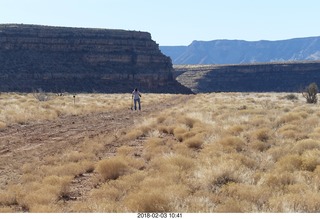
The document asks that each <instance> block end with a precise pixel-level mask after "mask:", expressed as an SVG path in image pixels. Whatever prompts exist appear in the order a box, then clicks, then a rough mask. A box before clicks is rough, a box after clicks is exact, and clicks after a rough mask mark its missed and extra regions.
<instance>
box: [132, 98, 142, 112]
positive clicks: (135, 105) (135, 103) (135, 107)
mask: <svg viewBox="0 0 320 219" xmlns="http://www.w3.org/2000/svg"><path fill="white" fill-rule="evenodd" d="M137 102H138V105H139V110H141V103H140V98H139V99H134V110H137Z"/></svg>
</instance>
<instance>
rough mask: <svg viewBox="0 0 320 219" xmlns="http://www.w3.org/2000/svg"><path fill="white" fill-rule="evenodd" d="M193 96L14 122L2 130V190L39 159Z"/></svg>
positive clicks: (117, 128)
mask: <svg viewBox="0 0 320 219" xmlns="http://www.w3.org/2000/svg"><path fill="white" fill-rule="evenodd" d="M189 98H190V96H187V95H177V96H174V97H172V98H170V99H168V100H166V101H165V102H162V103H159V104H157V105H146V106H143V109H142V111H131V110H130V109H123V110H118V111H108V112H103V113H91V114H88V115H81V116H61V117H59V118H58V119H57V120H54V121H40V122H30V123H27V124H13V125H10V126H8V127H6V128H5V129H2V130H0V189H5V188H6V187H7V185H9V184H11V185H12V184H14V183H19V179H20V177H21V175H22V170H21V167H22V166H23V165H24V164H25V163H28V162H30V161H32V160H33V159H35V158H39V159H41V158H42V157H44V156H47V155H50V154H55V153H63V151H64V150H66V147H69V149H70V147H71V148H72V146H73V145H77V144H79V143H81V142H82V141H83V140H84V138H91V137H94V136H97V135H99V134H101V133H108V132H110V133H111V132H112V131H114V130H125V129H130V128H131V127H133V125H134V123H135V121H139V120H140V119H142V118H147V117H149V116H152V115H153V114H154V115H157V114H158V113H159V112H161V110H163V109H166V108H170V107H173V106H175V105H177V104H181V103H184V102H186V101H187V100H188V99H189Z"/></svg>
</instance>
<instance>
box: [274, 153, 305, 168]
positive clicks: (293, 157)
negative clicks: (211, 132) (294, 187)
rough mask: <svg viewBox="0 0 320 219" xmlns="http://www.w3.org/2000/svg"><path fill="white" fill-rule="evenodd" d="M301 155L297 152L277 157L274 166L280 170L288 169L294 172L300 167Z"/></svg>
mask: <svg viewBox="0 0 320 219" xmlns="http://www.w3.org/2000/svg"><path fill="white" fill-rule="evenodd" d="M301 165H302V161H301V157H300V156H299V155H297V154H289V155H286V156H284V157H282V158H280V159H279V161H278V162H277V163H276V168H277V169H279V171H280V172H283V171H288V172H294V171H297V170H300V169H301Z"/></svg>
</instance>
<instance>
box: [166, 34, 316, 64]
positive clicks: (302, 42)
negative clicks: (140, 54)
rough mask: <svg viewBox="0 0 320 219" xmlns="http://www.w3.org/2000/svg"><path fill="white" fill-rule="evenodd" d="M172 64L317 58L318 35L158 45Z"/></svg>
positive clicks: (236, 62)
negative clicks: (184, 44)
mask: <svg viewBox="0 0 320 219" xmlns="http://www.w3.org/2000/svg"><path fill="white" fill-rule="evenodd" d="M160 49H161V51H162V52H163V53H164V54H166V55H167V56H170V57H171V59H172V62H173V64H176V65H180V64H181V65H182V64H241V63H259V62H279V61H299V60H309V61H312V60H320V37H308V38H297V39H290V40H279V41H266V40H262V41H253V42H249V41H244V40H213V41H193V42H192V43H191V44H190V45H189V46H161V47H160Z"/></svg>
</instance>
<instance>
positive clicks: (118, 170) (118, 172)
mask: <svg viewBox="0 0 320 219" xmlns="http://www.w3.org/2000/svg"><path fill="white" fill-rule="evenodd" d="M96 170H97V171H98V173H100V174H101V175H102V177H103V178H104V179H105V180H109V179H117V178H118V177H119V176H122V175H124V174H125V173H126V172H127V171H128V165H127V163H126V162H125V161H124V158H123V157H112V158H109V159H106V160H102V161H100V162H99V163H98V164H97V168H96Z"/></svg>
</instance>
